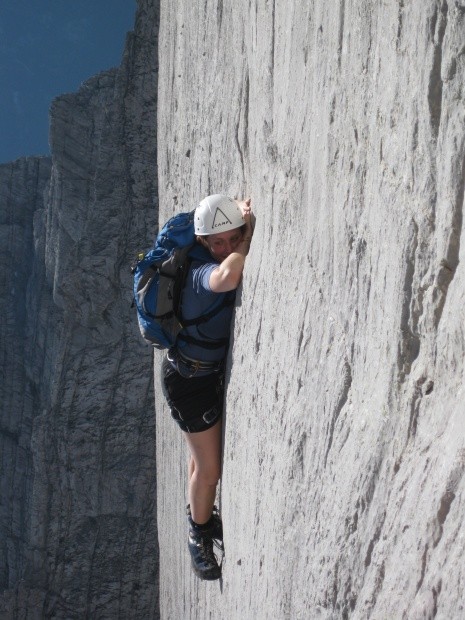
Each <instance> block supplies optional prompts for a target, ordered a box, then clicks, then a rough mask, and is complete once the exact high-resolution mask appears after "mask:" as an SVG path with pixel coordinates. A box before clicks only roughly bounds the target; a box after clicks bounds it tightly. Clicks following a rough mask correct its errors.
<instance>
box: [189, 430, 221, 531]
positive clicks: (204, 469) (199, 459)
mask: <svg viewBox="0 0 465 620" xmlns="http://www.w3.org/2000/svg"><path fill="white" fill-rule="evenodd" d="M184 436H185V437H186V441H187V444H188V446H189V450H190V453H191V458H190V461H189V503H190V506H191V514H192V519H193V520H194V521H195V523H198V524H199V525H200V524H203V523H206V522H207V521H208V519H209V518H210V517H211V514H212V510H213V504H214V502H215V494H216V485H217V484H218V480H219V479H220V476H221V420H220V421H219V422H217V423H216V424H215V426H213V427H212V428H209V429H208V430H206V431H203V432H201V433H184Z"/></svg>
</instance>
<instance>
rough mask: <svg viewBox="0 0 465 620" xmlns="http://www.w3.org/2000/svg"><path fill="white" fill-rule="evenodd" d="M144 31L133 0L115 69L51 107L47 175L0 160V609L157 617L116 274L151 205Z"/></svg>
mask: <svg viewBox="0 0 465 620" xmlns="http://www.w3.org/2000/svg"><path fill="white" fill-rule="evenodd" d="M157 36H158V8H157V5H156V3H155V2H154V1H153V0H140V2H139V7H138V12H137V15H136V25H135V30H134V32H133V33H130V34H129V35H128V37H127V42H126V49H125V53H124V57H123V62H122V65H121V67H120V68H119V69H115V70H110V71H108V72H105V73H102V74H101V75H99V76H97V77H95V78H92V79H91V80H89V81H87V82H86V83H84V84H83V85H82V87H81V89H80V90H79V92H78V93H76V94H73V95H64V96H62V97H59V98H58V99H56V100H55V101H54V103H53V105H52V110H51V132H50V140H51V150H52V165H51V170H50V162H48V161H47V160H32V161H30V160H25V161H20V162H19V163H17V164H14V165H11V166H6V167H3V168H2V169H1V174H2V192H3V191H4V190H3V187H4V179H5V183H7V184H8V183H10V187H11V189H10V190H9V195H7V196H6V197H3V196H2V229H1V230H2V236H3V237H4V240H5V242H6V247H7V249H8V253H9V256H8V258H9V262H10V263H13V265H14V264H15V262H16V261H17V260H19V259H22V261H20V262H21V266H20V267H19V268H18V273H17V274H15V276H13V274H12V272H11V269H10V270H8V272H7V273H6V276H5V273H3V278H2V279H3V280H4V281H5V283H6V284H5V285H6V287H7V290H10V293H11V295H10V296H9V297H7V301H6V304H5V312H2V355H3V357H4V360H5V361H6V364H5V365H4V367H3V368H4V372H5V375H4V376H2V380H3V379H4V380H5V384H6V385H5V393H8V394H9V395H10V396H9V400H8V401H6V400H4V399H3V393H4V392H3V386H2V429H1V439H2V442H3V446H4V448H3V452H2V498H6V504H4V503H3V502H4V500H3V499H2V521H1V526H2V534H3V535H4V538H3V539H2V543H1V544H2V548H1V553H2V558H1V559H2V573H1V575H0V579H1V587H2V590H3V595H2V599H1V602H0V611H1V614H0V615H2V617H5V618H6V617H8V618H10V617H11V618H17V617H18V618H24V617H28V618H29V617H40V618H42V617H47V618H84V617H100V618H116V617H124V618H152V617H157V615H158V585H157V562H158V550H157V529H156V488H155V470H154V462H155V429H154V415H153V381H152V377H151V373H150V363H151V352H150V350H149V348H148V347H146V346H145V345H143V344H142V341H141V339H140V336H139V334H138V332H137V326H136V323H135V315H134V310H133V309H131V301H132V294H131V274H130V264H131V262H132V260H133V258H134V257H135V255H136V252H137V251H138V250H141V249H145V248H146V247H147V246H148V245H149V244H150V241H151V238H152V236H153V234H154V231H155V228H156V221H157V215H158V214H157V182H156V176H157V175H156V86H157V71H158V68H157ZM8 179H11V182H10V181H9V180H8ZM23 179H24V180H23ZM46 181H49V186H48V190H47V193H46V195H45V201H44V205H43V208H42V205H41V204H40V198H41V196H42V194H43V189H44V184H45V182H46ZM21 184H23V185H24V190H23V194H22V195H20V198H19V199H18V200H17V202H18V206H17V208H16V209H15V210H13V207H12V206H11V205H13V201H14V199H15V198H14V196H15V187H17V186H20V185H21ZM3 203H5V204H6V211H5V215H3ZM13 211H14V213H13ZM11 213H13V215H10V214H11ZM13 218H16V219H13ZM3 247H4V244H3V242H2V252H3ZM10 255H11V256H10ZM13 268H14V269H16V267H13ZM2 271H3V264H2ZM13 289H14V290H13ZM23 324H24V327H23ZM4 334H5V340H4ZM15 336H16V338H15ZM12 384H14V386H15V387H14V389H13V388H12V387H11V386H12ZM4 507H5V515H6V516H5V515H4V512H3V509H4Z"/></svg>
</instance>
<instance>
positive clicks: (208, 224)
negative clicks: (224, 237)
mask: <svg viewBox="0 0 465 620" xmlns="http://www.w3.org/2000/svg"><path fill="white" fill-rule="evenodd" d="M243 223H244V220H243V218H242V212H241V210H240V209H239V207H238V205H237V202H236V201H235V200H233V199H232V198H228V196H223V195H222V194H213V195H212V196H207V197H206V198H204V199H203V200H202V201H201V202H200V204H199V206H198V207H197V209H196V210H195V218H194V224H195V234H196V235H200V236H205V235H215V234H216V233H221V232H226V231H228V230H233V229H234V228H239V227H240V226H242V225H243Z"/></svg>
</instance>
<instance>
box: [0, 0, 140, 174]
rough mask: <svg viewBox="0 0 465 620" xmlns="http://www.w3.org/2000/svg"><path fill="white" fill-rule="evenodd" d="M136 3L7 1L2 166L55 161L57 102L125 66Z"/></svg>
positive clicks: (1, 38) (1, 54)
mask: <svg viewBox="0 0 465 620" xmlns="http://www.w3.org/2000/svg"><path fill="white" fill-rule="evenodd" d="M135 12H136V0H73V1H70V0H0V163H5V162H8V161H12V160H14V159H16V158H18V157H22V156H26V155H47V154H49V146H48V128H49V119H48V111H49V107H50V103H51V101H52V99H53V98H54V97H56V96H58V95H61V94H63V93H70V92H75V91H76V90H77V89H78V88H79V86H80V84H81V83H82V82H83V81H84V80H86V79H87V78H89V77H91V76H93V75H95V74H97V73H99V72H100V71H103V70H105V69H109V68H110V67H116V66H119V64H120V62H121V57H122V53H123V48H124V43H125V38H126V33H127V32H128V31H129V30H132V29H133V27H134V16H135Z"/></svg>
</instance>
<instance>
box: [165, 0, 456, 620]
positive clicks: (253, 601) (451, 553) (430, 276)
mask: <svg viewBox="0 0 465 620" xmlns="http://www.w3.org/2000/svg"><path fill="white" fill-rule="evenodd" d="M161 15H162V20H161V28H160V58H161V59H162V62H161V64H160V88H159V108H158V114H159V136H158V137H159V185H160V218H161V219H165V218H166V217H168V216H169V215H171V214H172V213H173V212H174V211H176V210H179V209H180V208H181V207H187V206H188V207H190V206H192V205H195V204H196V202H197V201H198V200H199V198H201V197H203V196H204V195H207V194H209V193H213V192H218V191H219V192H228V193H230V194H232V195H245V194H249V195H251V196H252V198H253V204H254V206H255V211H256V216H257V227H256V232H255V236H254V239H253V243H252V248H251V252H250V255H249V257H248V260H247V265H246V272H245V276H244V281H243V286H242V289H241V291H240V295H239V301H238V307H237V309H236V315H235V326H234V342H233V346H232V349H231V354H230V360H229V362H230V374H229V381H228V391H227V408H226V416H225V433H224V462H223V479H222V486H221V492H220V497H219V500H220V503H221V510H222V514H223V520H224V528H225V547H226V556H225V562H224V565H223V580H222V582H221V583H202V582H199V581H198V580H197V579H196V578H195V577H194V576H193V574H192V573H191V569H190V566H189V558H188V553H187V549H186V543H185V522H184V516H183V510H182V507H183V503H184V501H185V487H186V473H185V469H186V468H185V463H186V449H185V446H184V444H183V439H182V437H181V436H180V433H179V431H178V430H177V428H175V426H174V424H173V423H172V422H171V420H170V419H169V414H168V411H167V409H166V406H165V405H164V403H163V399H162V398H161V397H160V396H159V395H158V396H157V460H158V468H157V471H158V485H157V486H158V510H159V520H158V522H159V525H160V531H159V538H160V605H161V611H162V617H163V618H181V617H183V618H187V617H188V618H206V617H212V618H224V619H225V620H226V619H228V620H230V619H231V618H254V619H263V620H265V619H269V618H276V619H278V618H279V619H281V618H289V619H291V618H292V619H295V618H302V619H308V618H318V617H321V618H349V617H350V618H377V619H385V618H409V619H414V618H432V617H437V618H444V619H445V618H447V619H451V618H454V619H458V618H462V617H463V616H464V614H465V611H464V599H463V581H464V578H465V575H464V565H463V560H462V558H463V555H464V552H465V539H464V533H463V523H464V518H465V503H464V472H465V432H464V431H465V421H464V420H465V417H464V413H465V411H464V409H465V405H464V394H463V385H464V353H465V350H464V349H465V344H464V343H465V340H464V329H465V328H464V325H465V313H464V293H463V291H464V289H465V272H464V264H465V263H464V260H463V258H464V256H463V252H464V249H463V244H462V243H461V241H462V236H463V202H464V179H465V176H464V175H465V170H464V166H465V104H464V88H465V54H464V41H465V4H464V3H463V1H462V0H413V1H412V2H403V1H402V0H399V2H390V3H386V2H382V3H379V2H370V1H365V2H361V3H355V2H352V3H350V2H347V1H346V0H338V2H333V3H328V2H324V1H323V0H317V1H316V2H312V3H305V2H296V1H291V2H277V1H275V0H273V1H268V0H253V1H251V2H236V3H226V2H222V1H218V2H207V3H206V4H205V10H199V7H198V6H197V5H193V4H192V3H190V2H187V1H185V0H181V1H180V2H178V3H170V2H168V1H167V0H163V1H162V3H161ZM158 357H159V356H156V366H157V365H158V363H159V359H158ZM156 380H157V381H158V378H156ZM156 392H157V390H156ZM173 572H174V574H173Z"/></svg>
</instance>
